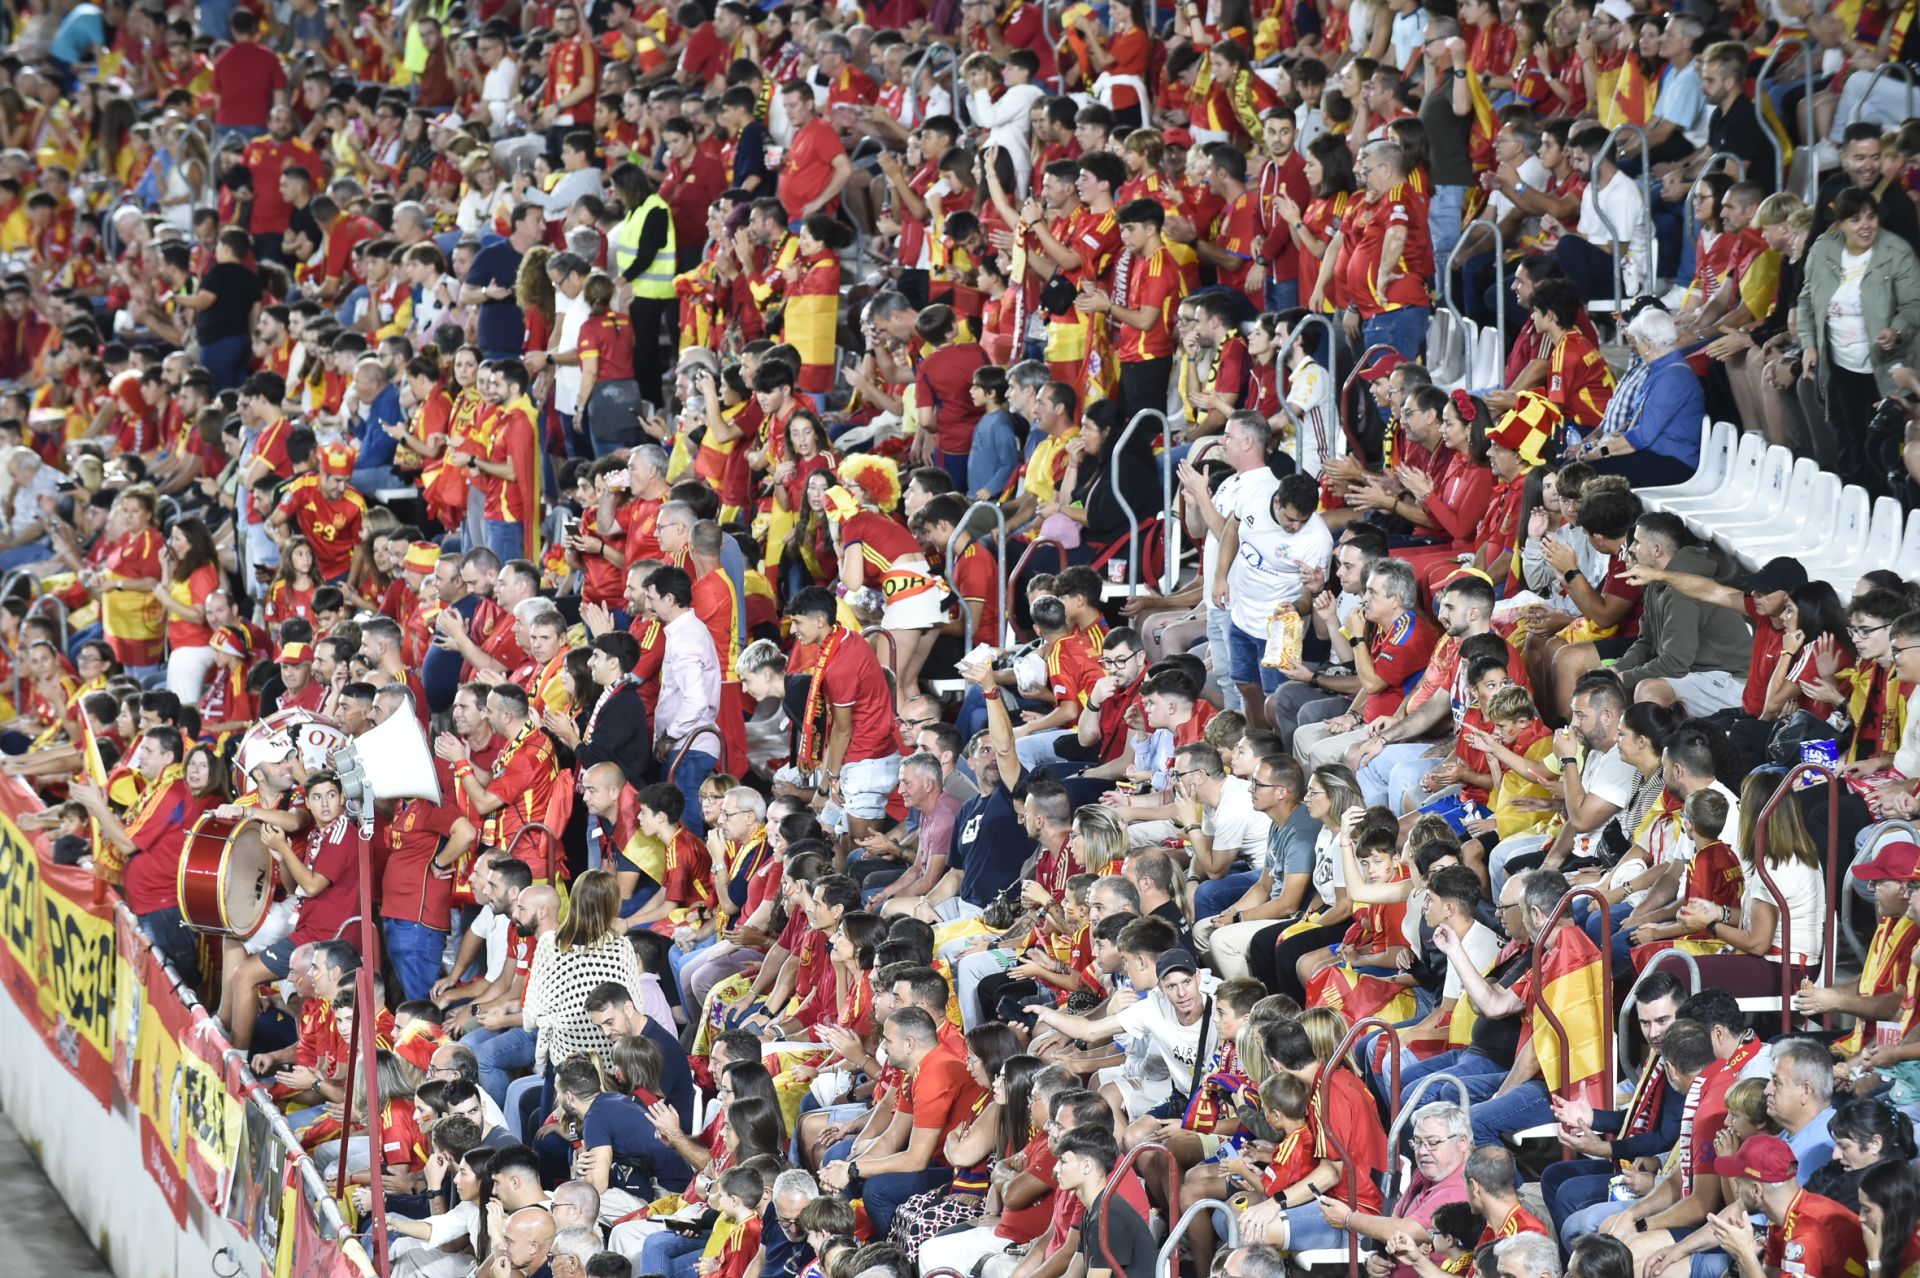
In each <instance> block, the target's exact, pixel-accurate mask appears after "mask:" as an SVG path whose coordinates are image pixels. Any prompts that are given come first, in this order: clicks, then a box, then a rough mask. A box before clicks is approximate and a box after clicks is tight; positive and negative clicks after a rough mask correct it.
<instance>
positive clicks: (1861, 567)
mask: <svg viewBox="0 0 1920 1278" xmlns="http://www.w3.org/2000/svg"><path fill="white" fill-rule="evenodd" d="M1904 517H1905V516H1904V513H1903V512H1902V511H1901V509H1900V503H1899V502H1898V501H1896V500H1894V499H1893V498H1892V497H1881V498H1878V499H1877V500H1875V501H1874V503H1873V513H1872V515H1871V516H1870V517H1869V518H1868V520H1867V522H1866V529H1865V532H1864V534H1863V535H1862V536H1861V538H1860V542H1859V545H1858V547H1857V548H1844V547H1843V548H1842V549H1841V553H1838V554H1825V553H1823V554H1819V555H1809V556H1807V558H1806V559H1805V560H1804V562H1805V563H1806V565H1807V576H1809V577H1818V578H1821V579H1823V580H1826V581H1830V582H1833V583H1834V585H1835V587H1836V588H1838V589H1840V590H1841V597H1842V598H1845V597H1846V596H1847V595H1848V594H1850V593H1852V588H1853V583H1854V582H1855V581H1857V580H1859V578H1860V575H1861V574H1862V573H1867V572H1872V571H1873V570H1874V569H1876V568H1891V567H1893V565H1894V561H1895V560H1897V559H1898V558H1899V557H1900V530H1901V521H1902V519H1903V518H1904Z"/></svg>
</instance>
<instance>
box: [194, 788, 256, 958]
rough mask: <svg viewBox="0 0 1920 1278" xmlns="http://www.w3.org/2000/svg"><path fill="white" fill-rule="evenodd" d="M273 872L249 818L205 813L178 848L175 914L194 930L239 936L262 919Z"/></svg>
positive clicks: (249, 932) (247, 934)
mask: <svg viewBox="0 0 1920 1278" xmlns="http://www.w3.org/2000/svg"><path fill="white" fill-rule="evenodd" d="M273 874H274V864H273V857H272V855H271V854H269V853H268V852H267V850H266V848H265V846H264V845H262V844H261V842H260V830H259V827H258V826H257V825H255V824H254V822H253V821H252V820H250V819H246V818H242V819H240V820H228V819H225V818H222V817H217V816H215V815H214V814H213V813H211V812H208V813H206V814H205V815H203V816H202V817H201V818H200V819H199V820H198V821H197V822H195V823H194V826H193V829H191V830H189V831H188V832H187V837H186V843H185V845H184V846H183V847H182V849H181V852H180V873H179V877H178V880H177V883H176V886H177V887H178V888H179V891H180V917H181V919H182V920H184V921H185V923H186V925H187V926H188V927H190V928H192V929H194V930H195V931H196V932H212V933H215V934H217V935H220V936H230V937H233V938H234V939H235V940H242V941H244V940H245V939H247V938H248V937H250V936H252V935H253V934H254V933H255V932H257V931H259V930H260V925H261V924H262V923H264V922H266V920H267V908H268V907H269V906H270V905H272V904H273Z"/></svg>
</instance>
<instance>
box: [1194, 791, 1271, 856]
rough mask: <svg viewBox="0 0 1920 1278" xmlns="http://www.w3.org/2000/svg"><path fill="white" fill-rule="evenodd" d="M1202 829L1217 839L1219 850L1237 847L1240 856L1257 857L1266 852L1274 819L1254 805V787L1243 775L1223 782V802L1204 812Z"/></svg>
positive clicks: (1201, 818) (1201, 816) (1214, 843)
mask: <svg viewBox="0 0 1920 1278" xmlns="http://www.w3.org/2000/svg"><path fill="white" fill-rule="evenodd" d="M1200 829H1201V830H1202V831H1203V832H1205V833H1206V834H1207V835H1208V836H1210V837H1211V838H1212V839H1213V846H1214V850H1215V851H1224V850H1226V849H1228V848H1231V849H1233V852H1234V855H1235V857H1236V858H1238V857H1240V856H1245V857H1247V858H1248V859H1249V860H1257V859H1258V858H1260V857H1262V856H1264V855H1265V854H1266V848H1267V839H1268V837H1269V836H1270V835H1271V834H1272V833H1273V822H1272V821H1270V820H1268V819H1267V814H1266V813H1264V812H1256V811H1254V807H1253V787H1252V786H1251V785H1249V784H1248V783H1247V782H1245V781H1243V780H1241V779H1240V778H1239V777H1228V778H1227V779H1226V780H1224V781H1222V782H1221V783H1220V802H1219V803H1218V804H1216V805H1215V806H1214V807H1212V808H1209V809H1206V810H1204V811H1202V812H1201V814H1200Z"/></svg>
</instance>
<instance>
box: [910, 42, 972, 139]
mask: <svg viewBox="0 0 1920 1278" xmlns="http://www.w3.org/2000/svg"><path fill="white" fill-rule="evenodd" d="M936 53H944V54H946V55H947V66H948V67H949V68H950V69H951V70H952V72H953V75H952V77H951V78H950V83H951V85H952V87H951V88H949V89H948V90H947V97H948V99H949V109H950V110H951V111H952V113H953V118H954V119H956V120H960V121H961V123H963V124H964V123H965V119H964V118H963V116H962V107H963V105H964V104H963V103H962V102H961V100H960V50H958V49H957V48H955V47H954V46H953V45H950V44H942V43H940V42H939V41H938V40H935V41H934V42H933V43H932V44H929V45H928V46H927V47H926V50H925V51H924V52H923V53H921V55H920V57H919V58H918V59H917V60H916V61H915V62H914V64H913V75H912V76H911V77H910V78H909V79H908V80H907V103H908V105H912V103H913V95H914V93H915V92H916V91H917V90H918V88H919V85H920V73H921V72H922V71H924V70H925V69H926V66H927V59H928V58H931V57H932V56H933V55H934V54H936ZM934 70H935V71H936V72H937V71H938V70H939V68H938V67H935V68H934ZM915 114H918V113H917V112H916V113H915ZM913 123H914V124H915V125H920V124H924V123H926V121H925V120H915V121H914V122H913Z"/></svg>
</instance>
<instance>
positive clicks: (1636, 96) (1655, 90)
mask: <svg viewBox="0 0 1920 1278" xmlns="http://www.w3.org/2000/svg"><path fill="white" fill-rule="evenodd" d="M1658 97H1659V87H1658V86H1657V85H1655V84H1654V83H1653V82H1652V81H1651V80H1649V79H1647V73H1646V71H1645V70H1643V69H1642V68H1641V66H1640V59H1639V58H1636V57H1634V56H1633V55H1632V54H1628V55H1627V59H1626V61H1625V62H1622V63H1621V64H1620V78H1619V79H1618V80H1615V81H1614V82H1613V93H1612V94H1611V95H1609V96H1608V97H1607V98H1606V99H1605V102H1606V109H1605V110H1603V111H1602V112H1601V113H1600V123H1602V124H1604V125H1606V126H1607V127H1608V128H1609V129H1616V128H1619V127H1620V126H1621V125H1622V124H1637V125H1639V126H1640V127H1642V128H1645V127H1646V124H1647V121H1649V120H1651V119H1652V118H1653V104H1654V100H1655V99H1656V98H1658Z"/></svg>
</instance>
